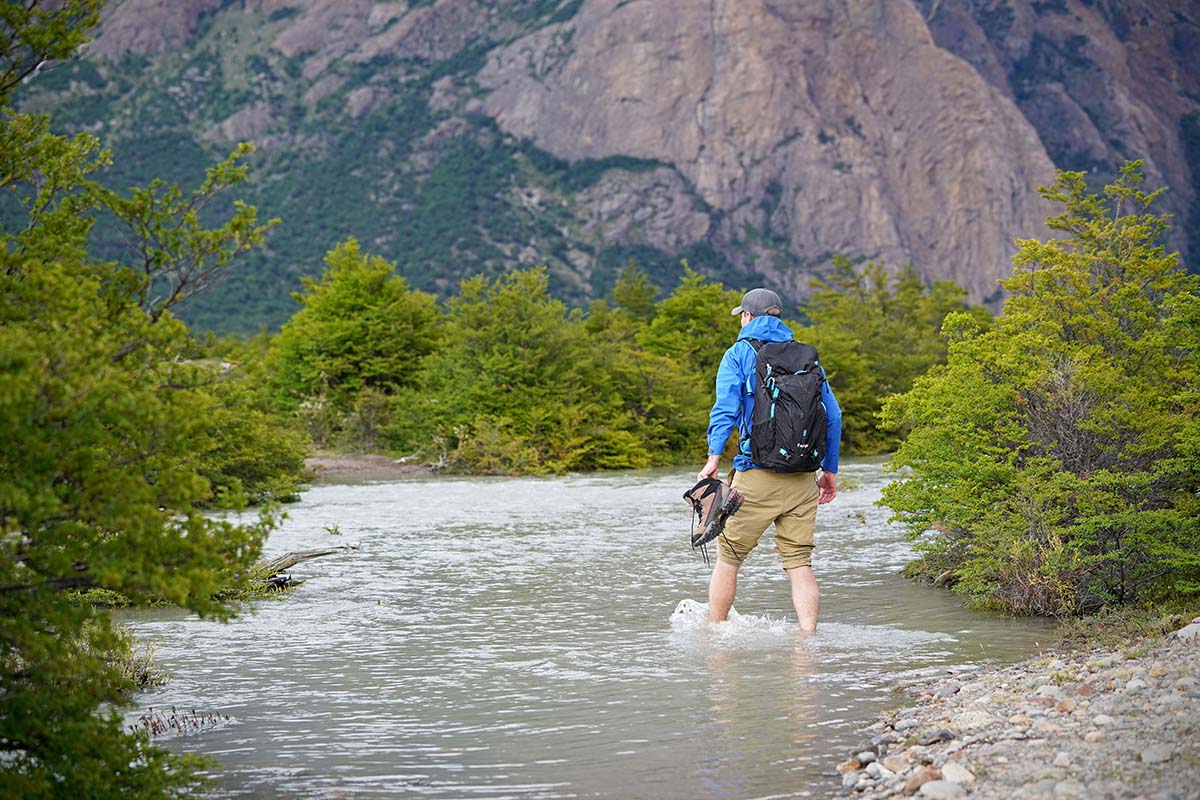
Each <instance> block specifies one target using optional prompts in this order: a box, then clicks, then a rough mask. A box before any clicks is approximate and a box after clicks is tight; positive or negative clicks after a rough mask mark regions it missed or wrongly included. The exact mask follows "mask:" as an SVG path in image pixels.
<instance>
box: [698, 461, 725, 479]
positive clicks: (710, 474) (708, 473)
mask: <svg viewBox="0 0 1200 800" xmlns="http://www.w3.org/2000/svg"><path fill="white" fill-rule="evenodd" d="M720 463H721V457H720V456H709V457H708V461H705V462H704V468H703V469H701V470H700V475H699V477H698V480H704V479H705V478H715V477H717V465H718V464H720Z"/></svg>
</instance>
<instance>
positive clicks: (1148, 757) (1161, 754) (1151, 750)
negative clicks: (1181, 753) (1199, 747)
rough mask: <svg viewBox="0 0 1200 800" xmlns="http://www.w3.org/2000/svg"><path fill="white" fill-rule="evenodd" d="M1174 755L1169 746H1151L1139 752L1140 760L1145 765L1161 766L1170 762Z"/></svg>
mask: <svg viewBox="0 0 1200 800" xmlns="http://www.w3.org/2000/svg"><path fill="white" fill-rule="evenodd" d="M1173 755H1174V753H1173V752H1172V750H1171V745H1169V744H1152V745H1150V746H1149V747H1147V748H1146V749H1145V750H1143V751H1142V752H1141V759H1142V761H1143V763H1146V764H1162V763H1164V762H1167V761H1170V760H1171V757H1172V756H1173Z"/></svg>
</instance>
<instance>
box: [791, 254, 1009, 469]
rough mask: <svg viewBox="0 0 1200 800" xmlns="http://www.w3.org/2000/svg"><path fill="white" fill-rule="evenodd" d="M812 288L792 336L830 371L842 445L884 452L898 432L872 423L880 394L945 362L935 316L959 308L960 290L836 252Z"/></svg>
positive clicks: (981, 315) (978, 313) (980, 316)
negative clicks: (803, 321) (805, 321)
mask: <svg viewBox="0 0 1200 800" xmlns="http://www.w3.org/2000/svg"><path fill="white" fill-rule="evenodd" d="M813 290H814V291H813V294H812V296H811V297H810V298H809V299H808V301H807V302H806V303H805V305H804V312H805V314H806V315H807V316H808V318H809V320H811V323H812V324H811V326H810V327H807V328H805V329H798V330H796V336H797V338H803V339H807V340H809V341H810V342H812V343H813V344H814V345H816V347H817V351H818V352H819V353H820V354H821V361H822V363H824V364H825V365H826V369H827V370H828V371H829V379H830V381H831V385H832V386H833V387H834V390H835V392H836V395H837V399H838V404H839V405H840V406H841V407H842V415H843V421H842V446H843V448H844V449H845V451H846V452H848V453H855V454H872V453H883V452H888V451H891V450H893V449H895V447H896V446H897V445H898V444H899V443H900V442H901V440H902V439H903V433H904V431H903V430H896V429H892V430H882V429H881V428H880V427H879V410H880V408H881V406H882V404H883V400H884V398H886V397H888V396H889V395H892V394H897V393H900V392H906V391H908V390H909V389H910V388H911V387H912V382H913V380H914V379H915V378H916V377H917V376H919V375H922V374H924V373H925V372H926V371H927V370H928V369H929V368H930V367H932V366H933V365H935V364H939V363H942V362H944V361H945V360H946V343H945V340H944V339H943V338H942V336H941V335H940V331H941V327H942V321H943V320H944V319H945V318H946V315H947V314H949V313H951V312H954V311H963V310H965V308H966V307H965V301H966V292H965V291H963V289H962V288H961V287H959V286H958V285H957V284H955V283H953V282H950V281H936V282H934V283H933V284H932V285H927V284H926V283H925V282H924V281H922V280H921V278H920V276H919V275H917V272H916V270H915V269H913V268H912V267H911V266H906V267H904V268H903V269H902V270H900V272H899V273H897V274H896V275H894V276H891V275H889V274H888V273H887V271H886V270H885V269H884V267H883V265H882V264H879V263H878V262H871V263H867V264H864V265H862V266H855V265H854V264H852V263H851V262H850V261H849V259H846V258H845V257H843V256H835V257H834V259H833V270H832V272H831V273H830V274H829V275H828V276H826V277H824V278H821V279H818V280H816V281H814V283H813ZM970 314H971V315H972V316H973V317H974V318H976V319H977V320H979V322H980V324H981V325H987V324H988V321H989V320H990V318H991V316H990V315H989V314H988V312H987V310H986V309H983V308H981V307H975V308H973V309H971V310H970Z"/></svg>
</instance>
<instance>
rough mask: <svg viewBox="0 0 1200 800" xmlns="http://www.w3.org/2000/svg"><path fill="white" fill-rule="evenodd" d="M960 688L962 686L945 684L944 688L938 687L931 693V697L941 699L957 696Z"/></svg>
mask: <svg viewBox="0 0 1200 800" xmlns="http://www.w3.org/2000/svg"><path fill="white" fill-rule="evenodd" d="M961 688H962V684H958V683H947V684H945V685H944V686H941V687H939V688H938V690H937V691H936V692H934V693H933V696H934V697H936V698H938V699H943V698H946V697H950V696H952V695H956V694H958V691H959V689H961Z"/></svg>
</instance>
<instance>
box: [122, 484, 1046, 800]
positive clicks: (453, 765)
mask: <svg viewBox="0 0 1200 800" xmlns="http://www.w3.org/2000/svg"><path fill="white" fill-rule="evenodd" d="M693 478H694V472H690V471H687V472H685V471H678V470H677V471H652V472H641V473H624V474H609V475H589V476H571V477H567V478H560V479H510V478H497V479H486V480H445V479H443V480H433V481H411V482H405V483H390V484H389V483H373V484H371V483H368V484H358V485H354V486H337V485H324V486H318V487H316V488H314V489H313V490H312V491H310V492H308V493H307V494H306V495H305V496H304V498H303V501H302V502H301V503H299V504H297V505H295V506H292V507H290V508H289V518H288V520H287V522H286V523H285V525H284V527H283V528H282V529H281V530H279V531H278V532H276V533H275V534H274V535H273V536H272V538H271V540H270V542H269V543H268V548H267V550H268V552H269V553H272V554H273V553H278V552H282V551H285V550H298V549H303V548H307V547H318V546H323V545H327V544H329V543H331V542H335V543H340V542H343V541H358V542H359V543H360V545H361V546H360V549H359V550H358V551H356V552H354V553H349V554H346V555H344V556H343V555H338V556H332V557H328V558H323V559H317V560H314V561H310V562H305V563H304V564H302V565H299V566H298V567H296V568H295V569H294V570H293V574H294V575H295V576H296V577H299V578H303V579H305V580H306V583H305V585H304V586H303V587H302V588H301V589H300V590H299V591H298V592H296V593H295V594H294V595H292V596H290V597H289V598H287V599H286V600H284V601H282V602H264V603H259V604H256V605H255V606H253V607H252V608H251V609H249V610H248V611H247V612H246V613H244V614H243V615H242V616H240V617H239V618H237V619H235V620H234V621H233V622H231V623H230V624H228V625H219V624H216V623H212V622H208V621H201V620H196V619H194V618H190V617H188V616H186V615H183V614H181V613H179V612H172V611H150V612H146V613H135V614H131V615H128V616H127V617H126V619H127V620H128V621H129V622H130V623H131V624H132V625H133V627H134V628H135V629H136V630H137V632H138V634H139V635H140V636H142V637H145V638H150V639H153V640H155V641H156V642H157V643H158V644H159V658H160V661H161V662H162V665H163V667H165V668H166V669H168V670H169V671H170V672H171V673H172V674H173V675H174V676H175V677H174V679H173V680H172V681H171V682H170V683H169V684H167V685H166V686H164V687H159V688H156V689H154V690H152V691H150V692H147V693H145V694H143V695H141V696H140V697H139V703H140V704H141V705H142V706H143V707H144V706H145V705H155V706H170V705H178V706H181V707H187V708H193V707H194V708H197V709H198V710H204V711H215V712H220V713H222V714H229V715H230V716H234V717H236V718H237V719H238V720H239V724H238V725H237V726H236V727H233V728H230V729H226V730H216V731H211V732H207V733H204V734H202V735H200V736H193V737H185V738H182V739H179V740H177V741H175V742H172V743H171V746H172V747H179V748H181V749H193V750H202V751H204V752H209V753H213V754H215V755H217V756H218V758H219V760H220V762H221V770H222V771H221V775H222V781H223V786H224V791H225V792H226V793H227V794H229V795H231V796H238V797H251V796H267V795H271V796H288V797H300V798H310V797H312V798H318V797H320V798H324V797H332V796H354V797H394V796H410V795H411V796H418V795H419V796H423V797H424V796H428V797H439V798H458V797H538V798H551V797H586V796H591V797H615V796H619V797H666V798H672V797H688V798H720V799H721V800H724V798H730V799H731V800H732V799H733V798H737V799H738V800H745V799H746V798H761V797H797V796H805V795H809V794H818V795H824V794H826V793H827V789H828V788H829V787H830V782H829V781H830V779H829V778H828V776H827V774H826V773H828V771H829V769H830V768H831V765H832V764H834V763H836V761H837V760H838V759H839V757H840V756H841V755H842V754H843V753H844V752H845V750H846V749H847V748H848V747H850V746H852V744H853V743H855V741H856V740H857V738H858V736H857V734H856V732H855V727H856V725H858V724H861V723H862V722H865V721H866V720H867V719H868V718H869V717H870V716H871V715H873V714H875V713H877V712H878V710H880V709H881V708H882V707H883V705H884V704H885V703H886V702H888V699H889V691H890V687H891V686H892V685H893V684H894V682H895V681H896V680H897V679H898V678H900V679H903V678H904V676H907V675H919V674H932V672H937V671H945V670H946V669H951V668H956V667H958V666H960V665H963V664H970V663H972V662H976V661H978V660H980V659H981V658H991V659H1002V660H1003V659H1015V658H1018V657H1021V656H1024V655H1026V654H1027V653H1028V652H1030V651H1031V650H1032V649H1033V648H1034V647H1035V645H1034V641H1035V640H1036V639H1037V638H1039V635H1038V632H1037V630H1038V629H1037V628H1036V627H1031V626H1025V625H1024V624H1023V623H1013V622H1012V621H1010V620H1003V619H998V618H994V617H988V616H985V615H980V614H975V613H972V612H969V611H966V610H964V609H963V608H962V606H961V604H959V603H958V602H957V601H955V600H954V599H953V598H951V597H949V596H948V595H946V594H945V593H942V592H935V591H933V590H930V589H927V588H922V587H918V586H915V585H913V584H909V583H907V582H905V581H903V580H902V579H900V578H899V577H898V576H897V574H896V573H897V571H898V569H899V565H900V564H902V563H903V562H904V560H905V559H906V558H907V557H908V556H907V554H908V552H909V550H908V545H907V544H906V543H905V542H904V541H903V537H902V535H901V533H900V532H899V531H898V530H896V529H895V528H893V527H891V526H889V525H888V524H887V522H886V512H885V511H884V510H882V509H879V508H877V507H876V506H875V505H874V502H875V500H877V499H878V497H879V492H880V489H881V487H882V486H883V483H884V480H885V477H884V476H883V474H882V472H881V470H880V467H879V465H878V463H865V462H863V463H859V462H854V461H853V460H847V462H846V464H845V467H844V478H845V484H846V486H847V489H846V490H845V491H843V492H842V493H841V494H840V495H839V498H838V500H837V501H836V502H835V503H834V504H833V505H832V506H827V507H824V508H823V509H822V511H821V513H820V515H819V517H818V532H817V535H818V549H817V551H816V564H815V570H816V572H817V576H818V580H819V581H820V583H821V586H822V622H821V626H820V628H819V630H818V632H817V634H816V635H814V636H807V635H804V634H802V633H801V632H800V631H799V629H798V628H797V626H796V625H795V622H794V620H793V618H792V616H791V613H792V612H791V608H790V594H789V592H788V588H787V581H786V578H785V577H784V575H783V573H782V572H781V570H779V567H778V557H777V556H776V555H775V554H774V552H773V549H772V547H771V541H770V534H768V535H767V536H766V537H765V539H764V542H763V546H762V547H760V550H759V551H758V552H756V553H755V554H754V556H753V557H752V558H751V559H750V560H749V561H748V562H747V564H746V566H745V567H744V568H743V569H742V573H741V576H740V578H739V588H738V608H739V609H740V610H741V614H737V615H731V620H730V621H729V622H727V623H723V624H721V625H712V624H710V623H708V622H707V621H706V619H705V618H704V617H705V614H706V609H705V607H704V605H703V604H702V603H692V602H691V601H685V602H684V603H680V602H679V600H680V598H690V597H698V596H703V594H704V593H705V591H706V585H707V577H708V568H707V567H706V566H705V565H704V563H703V561H702V560H701V559H700V558H699V556H698V555H697V554H695V553H693V552H691V551H690V549H689V548H688V547H687V544H686V537H687V531H688V526H689V511H688V509H687V507H686V505H685V504H684V503H683V501H682V500H681V495H682V492H683V491H684V489H686V488H687V487H688V486H690V485H691V480H692V479H693ZM851 479H853V480H851ZM485 499H486V507H485V504H484V500H485ZM334 525H336V526H337V529H338V530H340V531H341V533H342V536H341V537H331V536H330V533H329V530H330V529H331V527H332V526H334ZM689 603H690V604H691V605H688V604H689ZM985 648H986V649H985Z"/></svg>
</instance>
